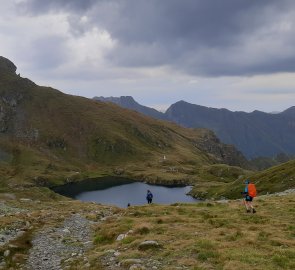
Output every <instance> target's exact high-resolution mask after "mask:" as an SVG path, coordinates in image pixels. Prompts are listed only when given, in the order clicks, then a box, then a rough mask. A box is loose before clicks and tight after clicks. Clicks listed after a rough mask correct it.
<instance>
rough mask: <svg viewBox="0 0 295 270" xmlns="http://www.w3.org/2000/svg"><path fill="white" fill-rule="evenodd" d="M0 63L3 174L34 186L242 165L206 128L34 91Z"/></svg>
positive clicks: (176, 176) (168, 176)
mask: <svg viewBox="0 0 295 270" xmlns="http://www.w3.org/2000/svg"><path fill="white" fill-rule="evenodd" d="M1 61H2V64H1V67H3V68H1V72H0V111H1V114H0V131H1V133H0V149H1V151H0V153H2V154H1V155H0V157H2V163H3V164H8V165H9V166H10V167H7V168H5V169H2V172H3V174H4V175H10V176H11V175H12V174H14V175H22V176H25V177H23V178H25V179H27V180H28V182H30V181H31V179H34V181H35V182H38V183H41V184H42V183H43V184H46V183H47V182H48V181H49V182H50V181H53V180H52V179H54V181H55V182H58V181H65V180H66V179H68V181H71V180H72V179H73V178H74V179H75V178H82V177H86V176H85V175H83V172H84V173H87V174H88V175H87V176H91V173H90V172H92V173H93V174H94V175H97V174H98V173H100V174H102V173H106V174H110V173H115V174H119V175H125V176H126V175H127V176H132V177H137V178H138V179H141V180H143V179H145V180H149V179H152V180H153V181H157V180H155V179H158V178H159V179H163V180H165V181H166V180H169V179H171V180H175V179H176V180H183V179H185V178H188V174H187V171H191V170H193V169H194V168H196V167H199V166H202V165H204V164H206V165H208V164H214V163H227V164H229V165H238V166H244V167H246V166H247V165H248V163H247V161H246V160H245V158H244V157H243V156H242V154H241V153H239V152H238V151H237V150H236V149H235V148H234V147H232V146H228V145H224V144H221V143H220V142H219V141H218V139H217V138H216V137H215V136H214V134H212V132H210V131H207V130H192V129H185V128H182V127H180V126H177V125H175V124H172V123H167V122H164V121H158V120H155V119H152V118H149V117H145V116H143V115H141V114H138V113H137V112H132V111H130V110H126V109H122V108H120V107H118V106H116V105H114V104H108V103H103V102H98V101H93V100H89V99H86V98H82V97H77V96H70V95H66V94H63V93H61V92H60V91H57V90H55V89H52V88H48V87H40V86H37V85H36V84H34V83H33V82H32V81H30V80H28V79H24V78H21V77H19V76H17V75H16V74H15V66H14V65H13V64H12V63H9V60H7V59H4V60H3V58H2V59H1ZM164 156H165V159H164V158H163V157H164ZM175 171H177V172H178V173H175ZM89 173H90V175H89ZM61 175H64V177H63V178H61ZM60 178H61V179H60Z"/></svg>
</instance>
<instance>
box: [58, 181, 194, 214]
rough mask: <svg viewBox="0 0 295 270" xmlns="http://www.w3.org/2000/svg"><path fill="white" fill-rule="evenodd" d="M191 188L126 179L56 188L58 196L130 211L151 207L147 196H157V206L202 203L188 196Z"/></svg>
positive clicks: (81, 182)
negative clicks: (132, 208) (129, 206)
mask: <svg viewBox="0 0 295 270" xmlns="http://www.w3.org/2000/svg"><path fill="white" fill-rule="evenodd" d="M191 188H192V187H191V186H161V185H150V184H146V183H142V182H136V181H133V180H130V179H126V178H119V177H102V178H95V179H86V180H83V181H80V182H75V183H69V184H65V185H62V186H58V187H54V188H52V189H53V190H54V191H55V192H56V193H59V194H61V195H64V196H67V197H70V198H73V199H77V200H80V201H85V202H96V203H101V204H106V205H116V206H118V207H123V208H124V207H127V205H128V203H129V204H130V205H131V206H134V205H144V204H147V201H146V193H147V190H150V191H151V192H152V193H153V196H154V197H153V203H156V204H173V203H192V202H197V201H199V200H197V199H194V198H193V197H191V196H189V195H186V194H187V193H188V192H189V191H190V190H191Z"/></svg>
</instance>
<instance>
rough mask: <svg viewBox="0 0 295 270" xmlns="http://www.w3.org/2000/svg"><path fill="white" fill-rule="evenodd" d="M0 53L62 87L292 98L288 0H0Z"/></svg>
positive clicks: (197, 97) (264, 101) (227, 102)
mask: <svg viewBox="0 0 295 270" xmlns="http://www.w3.org/2000/svg"><path fill="white" fill-rule="evenodd" d="M0 12H1V17H0V40H1V42H0V55H2V56H4V57H7V58H9V59H10V60H12V61H13V62H14V63H15V64H16V65H17V66H18V72H20V73H21V76H24V77H29V78H30V79H32V80H33V81H35V82H36V83H38V84H41V85H49V86H52V87H55V88H57V89H59V90H61V91H63V92H65V93H70V94H74V95H81V96H86V97H93V96H121V95H131V96H133V97H134V98H135V99H136V100H137V101H139V102H140V103H142V104H144V105H147V106H152V107H155V108H158V109H165V108H167V107H168V106H169V105H170V104H172V103H174V102H176V101H178V100H186V101H188V102H190V103H195V104H199V105H205V106H210V107H217V108H221V107H224V108H228V109H231V110H244V111H252V110H255V109H259V110H262V111H267V112H271V111H281V110H284V109H286V108H288V107H290V106H294V105H295V1H293V0H257V1H256V0H218V1H217V0H0Z"/></svg>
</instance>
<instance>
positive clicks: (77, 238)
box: [25, 214, 92, 270]
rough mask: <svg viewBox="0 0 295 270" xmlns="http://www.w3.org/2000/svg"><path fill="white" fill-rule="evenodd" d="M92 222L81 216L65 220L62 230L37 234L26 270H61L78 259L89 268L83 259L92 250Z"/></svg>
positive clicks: (55, 229) (57, 229)
mask: <svg viewBox="0 0 295 270" xmlns="http://www.w3.org/2000/svg"><path fill="white" fill-rule="evenodd" d="M90 225H91V224H90V221H89V220H87V219H85V218H84V217H82V216H81V215H79V214H75V215H72V216H71V217H70V218H68V219H66V220H65V221H64V223H63V225H62V226H61V227H58V228H48V229H45V230H43V231H41V232H40V233H38V234H37V235H36V236H35V237H34V238H33V241H32V245H33V247H32V249H31V250H30V253H29V258H28V261H27V264H26V267H25V269H28V270H46V269H52V270H59V269H69V268H70V266H66V267H62V265H63V263H64V264H69V263H71V262H73V261H75V260H76V259H79V260H83V261H84V262H85V267H87V266H88V265H89V262H88V260H87V258H86V257H85V256H83V255H84V253H85V251H86V250H88V249H89V248H91V245H92V231H91V229H90Z"/></svg>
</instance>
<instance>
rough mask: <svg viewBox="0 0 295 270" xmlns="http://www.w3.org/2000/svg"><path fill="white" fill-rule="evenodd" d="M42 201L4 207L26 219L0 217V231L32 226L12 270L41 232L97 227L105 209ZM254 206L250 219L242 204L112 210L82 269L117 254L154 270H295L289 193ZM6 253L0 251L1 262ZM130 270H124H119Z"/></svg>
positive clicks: (14, 250)
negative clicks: (67, 223)
mask: <svg viewBox="0 0 295 270" xmlns="http://www.w3.org/2000/svg"><path fill="white" fill-rule="evenodd" d="M35 191H36V192H37V190H35ZM41 193H43V192H41ZM23 196H24V195H23ZM0 198H1V194H0ZM36 198H37V197H36ZM41 200H42V203H37V202H34V201H32V202H27V203H20V202H19V201H18V200H8V201H7V202H6V203H7V204H8V205H11V206H13V207H18V208H21V209H27V211H28V212H24V213H22V212H15V213H14V214H10V215H6V216H0V220H1V222H0V224H1V225H0V230H1V228H2V227H3V228H4V227H12V228H13V226H18V225H22V224H24V221H29V222H30V224H31V227H30V229H28V230H26V234H25V235H24V236H23V237H21V238H19V239H17V240H16V241H14V242H13V245H14V246H13V247H11V248H10V250H11V255H10V256H9V257H8V258H6V262H7V263H8V265H11V266H12V267H15V265H16V263H23V262H24V261H25V259H26V257H27V251H28V249H29V248H30V244H29V243H30V240H31V239H32V237H33V235H34V233H37V232H38V230H39V229H41V228H42V227H43V226H45V227H48V226H57V225H58V224H60V223H62V222H63V219H64V218H66V217H67V216H69V215H70V214H72V213H77V212H78V213H81V214H82V215H85V216H86V217H88V218H89V219H92V220H94V221H96V220H98V218H99V217H100V216H99V215H98V214H97V213H100V212H101V211H102V210H103V209H107V208H108V207H104V206H99V205H95V204H86V203H80V202H78V201H64V200H63V201H60V200H58V197H55V195H54V194H52V199H51V200H48V199H46V200H45V201H43V199H41ZM254 204H255V206H256V209H257V213H256V214H255V215H253V214H247V213H245V210H244V208H243V206H242V204H241V201H230V202H228V203H218V202H206V203H195V204H175V205H170V206H160V205H149V206H141V207H130V208H128V209H125V210H122V209H121V210H120V209H117V208H115V209H113V211H114V213H116V215H114V216H113V217H110V218H108V219H107V220H106V221H104V222H101V223H99V224H97V225H95V227H94V230H95V235H94V236H93V240H94V247H93V248H92V249H91V250H90V251H89V252H88V253H87V257H88V259H89V261H90V264H91V266H90V267H88V268H87V269H91V270H92V269H93V270H94V269H105V268H104V267H102V266H101V262H102V261H103V259H104V258H106V257H108V256H109V255H108V254H109V253H108V252H107V251H108V250H110V249H115V250H118V251H119V252H120V255H119V256H118V257H116V260H118V261H122V260H124V259H134V258H139V259H141V260H142V262H143V264H144V265H145V264H146V263H148V261H149V260H153V261H159V262H160V263H161V267H160V268H158V269H165V270H166V269H167V270H168V269H169V270H173V269H179V268H177V267H182V269H194V270H201V269H202V270H205V269H224V270H236V269H239V270H244V269H245V270H246V269H253V270H260V269H268V270H278V269H290V270H291V269H294V267H295V260H294V259H295V242H294V237H295V227H294V219H295V210H294V209H295V207H294V206H295V199H294V194H292V195H289V196H282V197H279V196H277V197H276V196H273V197H260V198H257V199H256V200H255V203H254ZM130 230H132V232H131V233H129V236H128V237H127V238H125V239H124V240H122V241H116V238H117V236H118V235H119V234H122V233H127V232H128V231H130ZM144 240H155V241H157V242H158V243H159V244H160V245H161V248H159V249H157V248H156V249H149V250H145V251H142V250H139V249H138V246H139V243H141V242H142V241H144ZM6 249H7V247H0V256H1V254H3V252H4V251H5V250H6ZM184 267H187V268H184ZM128 268H129V267H127V265H126V268H119V269H128ZM13 269H17V268H13ZM70 269H72V270H74V269H85V268H84V262H83V260H81V259H80V258H77V259H74V261H73V262H72V266H71V268H70Z"/></svg>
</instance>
